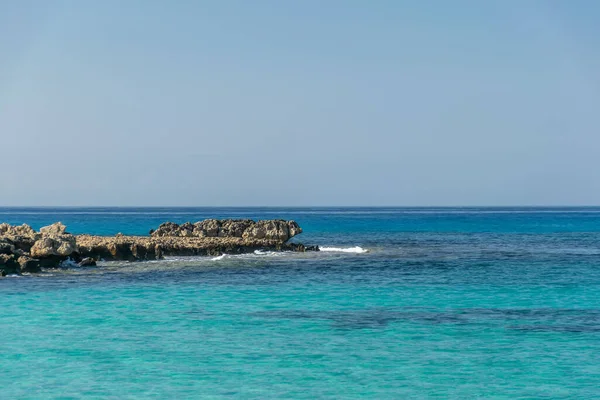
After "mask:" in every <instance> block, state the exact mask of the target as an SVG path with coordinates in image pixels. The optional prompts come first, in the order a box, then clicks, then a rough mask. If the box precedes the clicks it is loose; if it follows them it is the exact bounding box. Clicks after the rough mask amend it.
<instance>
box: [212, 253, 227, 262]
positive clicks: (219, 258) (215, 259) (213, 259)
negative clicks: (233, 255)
mask: <svg viewBox="0 0 600 400" xmlns="http://www.w3.org/2000/svg"><path fill="white" fill-rule="evenodd" d="M226 256H227V254H221V255H220V256H217V257H213V258H211V260H212V261H219V260H222V259H224V258H225V257H226Z"/></svg>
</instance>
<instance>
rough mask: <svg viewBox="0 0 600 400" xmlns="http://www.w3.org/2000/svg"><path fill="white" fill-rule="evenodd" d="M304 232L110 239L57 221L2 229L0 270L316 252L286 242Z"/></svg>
mask: <svg viewBox="0 0 600 400" xmlns="http://www.w3.org/2000/svg"><path fill="white" fill-rule="evenodd" d="M301 232H302V230H301V229H300V227H299V226H298V224H296V222H294V221H284V220H268V221H258V222H255V221H252V220H249V219H239V220H233V219H227V220H216V219H207V220H204V221H200V222H197V223H195V224H192V223H189V222H187V223H184V224H181V225H178V224H175V223H172V222H167V223H164V224H161V225H160V226H159V228H158V229H156V231H151V236H126V235H123V234H122V233H119V234H117V235H115V236H113V237H104V236H90V235H78V236H73V235H71V234H69V233H67V231H66V227H65V225H63V224H62V223H60V222H57V223H55V224H52V225H49V226H46V227H43V228H41V229H40V232H35V231H34V230H33V229H32V228H31V227H29V226H28V225H21V226H11V225H8V224H0V270H2V271H5V272H7V273H18V272H20V271H23V272H37V271H39V270H40V269H43V268H56V267H58V266H60V265H61V263H62V262H64V261H65V260H67V259H69V260H71V261H72V262H75V263H77V262H79V265H82V266H86V265H87V266H91V265H94V264H95V262H96V260H101V259H105V260H129V261H138V260H156V259H160V258H162V257H164V256H193V255H220V254H240V253H249V252H253V251H255V250H261V249H267V250H288V251H309V250H316V251H318V248H317V247H315V246H312V247H310V246H309V247H305V246H303V245H302V244H299V243H289V244H288V243H286V242H287V240H288V239H289V238H291V237H292V236H294V235H297V234H298V233H301Z"/></svg>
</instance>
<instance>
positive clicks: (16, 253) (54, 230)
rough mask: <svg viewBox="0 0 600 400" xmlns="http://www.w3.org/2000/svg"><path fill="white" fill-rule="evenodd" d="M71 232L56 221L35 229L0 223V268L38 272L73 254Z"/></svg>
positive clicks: (73, 243)
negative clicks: (37, 229)
mask: <svg viewBox="0 0 600 400" xmlns="http://www.w3.org/2000/svg"><path fill="white" fill-rule="evenodd" d="M76 251H77V244H76V239H75V236H73V235H71V234H70V233H67V232H66V227H65V226H64V225H63V224H61V223H60V222H57V223H55V224H52V225H49V226H46V227H43V228H41V229H40V231H39V232H36V231H35V230H33V229H32V228H31V227H30V226H29V225H25V224H24V225H21V226H11V225H9V224H6V223H4V224H0V270H3V271H4V272H5V273H19V272H39V271H40V269H41V268H42V267H47V266H54V265H57V264H59V263H60V262H62V261H64V260H66V259H67V258H68V257H70V256H71V255H73V254H76Z"/></svg>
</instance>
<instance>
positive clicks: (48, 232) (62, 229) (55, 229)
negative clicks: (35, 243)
mask: <svg viewBox="0 0 600 400" xmlns="http://www.w3.org/2000/svg"><path fill="white" fill-rule="evenodd" d="M66 230H67V227H66V226H65V225H64V224H63V223H62V222H55V223H53V224H52V225H48V226H44V227H43V228H40V233H41V234H42V236H58V235H64V234H66Z"/></svg>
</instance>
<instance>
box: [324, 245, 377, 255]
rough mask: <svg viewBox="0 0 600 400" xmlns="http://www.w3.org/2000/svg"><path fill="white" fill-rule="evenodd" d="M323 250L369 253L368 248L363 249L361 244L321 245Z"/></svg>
mask: <svg viewBox="0 0 600 400" xmlns="http://www.w3.org/2000/svg"><path fill="white" fill-rule="evenodd" d="M319 249H320V250H321V251H328V252H336V253H357V254H362V253H367V252H368V251H369V250H368V249H363V248H362V247H360V246H355V247H319Z"/></svg>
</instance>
